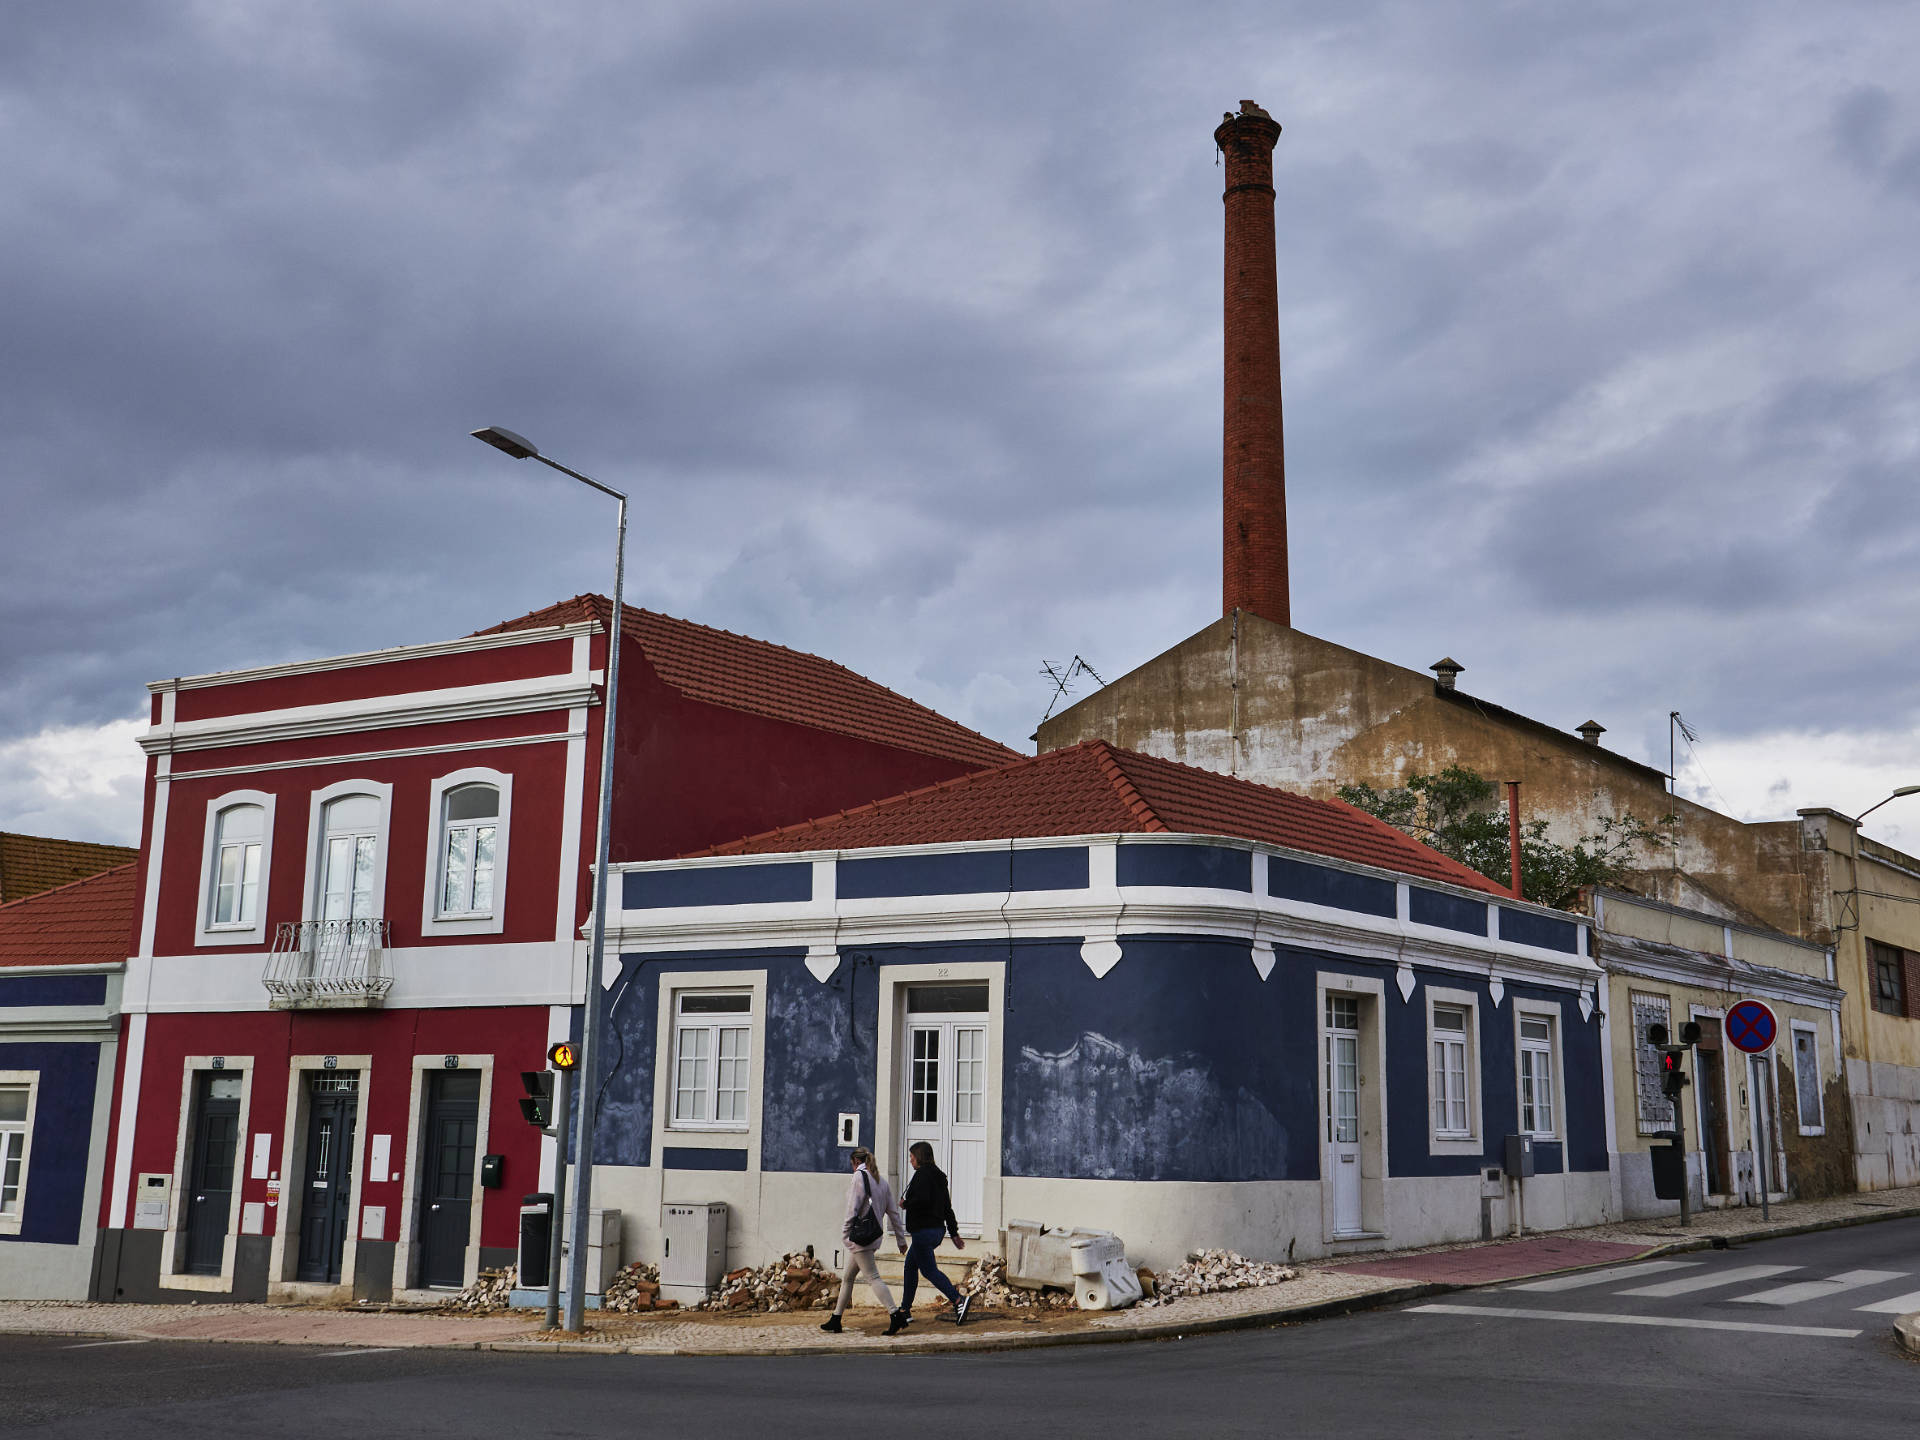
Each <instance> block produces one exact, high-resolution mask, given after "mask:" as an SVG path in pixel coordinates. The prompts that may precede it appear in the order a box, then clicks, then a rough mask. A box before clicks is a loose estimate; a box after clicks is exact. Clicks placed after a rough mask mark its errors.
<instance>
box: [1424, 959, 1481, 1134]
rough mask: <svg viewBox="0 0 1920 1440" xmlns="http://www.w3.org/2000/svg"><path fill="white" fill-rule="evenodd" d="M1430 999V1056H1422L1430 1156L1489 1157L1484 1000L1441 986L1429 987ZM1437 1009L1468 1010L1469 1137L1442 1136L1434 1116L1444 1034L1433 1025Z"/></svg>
mask: <svg viewBox="0 0 1920 1440" xmlns="http://www.w3.org/2000/svg"><path fill="white" fill-rule="evenodd" d="M1425 993H1426V999H1427V1053H1426V1054H1425V1055H1423V1056H1421V1064H1422V1068H1423V1069H1424V1070H1425V1072H1426V1076H1427V1153H1428V1154H1430V1155H1473V1156H1479V1155H1484V1154H1485V1153H1486V1142H1485V1140H1484V1139H1483V1137H1484V1136H1485V1134H1486V1131H1485V1129H1484V1128H1483V1127H1482V1125H1481V1118H1480V1117H1481V1105H1480V1101H1481V1091H1482V1090H1483V1089H1484V1088H1485V1086H1484V1085H1483V1084H1482V1082H1481V1078H1480V1063H1481V1061H1480V1056H1481V1049H1482V1047H1481V1044H1480V997H1479V996H1478V995H1477V994H1475V993H1474V992H1473V991H1471V990H1448V989H1444V988H1442V987H1440V986H1438V985H1428V986H1427V987H1426V991H1425ZM1436 1005H1445V1006H1447V1007H1449V1008H1452V1009H1459V1010H1464V1011H1465V1012H1466V1016H1467V1033H1466V1036H1465V1037H1464V1038H1465V1040H1466V1047H1467V1133H1466V1134H1465V1135H1442V1134H1441V1133H1440V1130H1439V1126H1438V1125H1437V1124H1436V1123H1435V1121H1434V1116H1433V1100H1434V1096H1433V1046H1434V1043H1435V1042H1436V1041H1437V1040H1438V1039H1439V1038H1440V1032H1439V1031H1437V1030H1436V1029H1435V1028H1434V1025H1433V1011H1434V1007H1435V1006H1436Z"/></svg>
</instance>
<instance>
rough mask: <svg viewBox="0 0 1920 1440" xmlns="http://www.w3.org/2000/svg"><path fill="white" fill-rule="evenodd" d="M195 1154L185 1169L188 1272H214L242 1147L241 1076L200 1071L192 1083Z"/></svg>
mask: <svg viewBox="0 0 1920 1440" xmlns="http://www.w3.org/2000/svg"><path fill="white" fill-rule="evenodd" d="M194 1090H195V1092H196V1100H195V1104H194V1126H193V1152H192V1157H191V1160H190V1161H189V1164H188V1168H187V1182H188V1183H187V1207H186V1208H187V1216H186V1226H187V1260H186V1271H187V1274H189V1275H218V1274H219V1273H220V1270H221V1265H222V1262H223V1261H224V1260H225V1258H226V1248H227V1219H228V1216H229V1215H230V1214H231V1213H232V1210H233V1180H234V1176H233V1168H234V1162H235V1160H236V1158H237V1156H238V1152H239V1147H240V1077H239V1076H238V1075H237V1074H223V1073H221V1072H220V1071H218V1070H206V1071H202V1072H201V1074H200V1076H199V1078H198V1080H197V1081H196V1082H195V1084H194Z"/></svg>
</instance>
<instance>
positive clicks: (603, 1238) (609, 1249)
mask: <svg viewBox="0 0 1920 1440" xmlns="http://www.w3.org/2000/svg"><path fill="white" fill-rule="evenodd" d="M572 1255H573V1220H572V1218H571V1217H569V1218H568V1220H567V1222H566V1233H565V1234H563V1235H562V1236H561V1237H560V1274H561V1275H562V1277H565V1276H568V1275H571V1274H573V1260H572ZM619 1273H620V1212H619V1211H618V1210H589V1211H588V1212H587V1293H588V1294H589V1295H604V1294H606V1293H607V1286H609V1285H611V1284H612V1283H613V1277H614V1276H616V1275H618V1274H619Z"/></svg>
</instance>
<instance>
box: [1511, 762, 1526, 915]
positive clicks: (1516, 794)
mask: <svg viewBox="0 0 1920 1440" xmlns="http://www.w3.org/2000/svg"><path fill="white" fill-rule="evenodd" d="M1507 853H1508V855H1509V856H1510V857H1511V859H1512V862H1513V887H1512V888H1513V898H1514V899H1516V900H1524V899H1526V898H1527V897H1526V896H1524V895H1522V894H1521V893H1520V782H1519V781H1518V780H1509V781H1507Z"/></svg>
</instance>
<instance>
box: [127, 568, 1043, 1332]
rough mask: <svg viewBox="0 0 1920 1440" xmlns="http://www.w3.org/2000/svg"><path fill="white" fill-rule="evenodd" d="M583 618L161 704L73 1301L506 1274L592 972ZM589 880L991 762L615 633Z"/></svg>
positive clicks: (678, 644)
mask: <svg viewBox="0 0 1920 1440" xmlns="http://www.w3.org/2000/svg"><path fill="white" fill-rule="evenodd" d="M606 613H607V607H606V603H605V602H604V601H603V600H601V599H599V598H598V597H595V596H582V597H578V598H576V599H575V600H572V601H568V602H565V603H564V604H562V605H560V606H555V607H552V608H551V609H549V610H547V611H542V612H538V613H536V614H534V615H530V616H526V617H523V618H522V619H520V620H517V621H510V622H507V624H505V625H503V626H498V627H495V628H494V629H492V630H488V631H483V632H481V633H479V634H477V635H473V636H469V637H467V638H465V639H461V640H456V641H451V642H446V643H441V644H431V645H420V646H412V647H407V648H403V649H396V650H385V651H378V652H373V653H371V654H365V655H350V656H342V657H337V658H334V659H328V660H319V661H313V662H304V663H296V664H289V665H282V666H273V667H265V668H261V669H255V670H248V671H236V672H227V673H222V674H212V675H204V676H197V677H191V678H184V679H176V680H169V681H163V682H159V683H157V684H154V685H152V686H150V687H149V688H150V689H151V690H152V692H153V699H152V714H151V717H150V718H151V727H150V729H149V730H148V731H147V732H146V734H145V735H144V736H143V737H142V740H141V744H142V747H143V748H144V749H145V750H146V751H147V754H148V756H149V764H148V774H147V789H146V814H145V821H144V826H143V834H142V841H141V851H140V855H141V859H140V869H139V886H138V891H139V903H138V907H137V909H138V913H137V917H136V921H135V933H134V935H133V943H132V950H133V954H132V956H131V958H130V960H129V962H128V969H127V980H126V985H125V991H124V997H123V1005H124V1010H125V1014H126V1021H125V1034H124V1043H123V1044H122V1045H121V1046H120V1048H119V1055H118V1061H117V1073H116V1075H115V1079H114V1093H115V1096H116V1105H115V1115H114V1117H113V1129H112V1132H111V1135H110V1137H109V1156H110V1161H109V1166H108V1176H107V1183H106V1185H105V1187H104V1191H103V1199H102V1206H101V1212H102V1213H101V1225H102V1227H103V1235H102V1243H101V1245H100V1247H99V1254H100V1261H99V1265H98V1269H97V1281H96V1286H95V1290H96V1293H97V1294H98V1295H99V1296H100V1297H101V1298H124V1299H183V1300H185V1299H195V1298H203V1297H210V1296H222V1297H232V1298H236V1299H246V1298H266V1297H269V1296H275V1295H302V1294H321V1295H324V1294H347V1293H351V1294H354V1295H357V1296H359V1297H361V1298H366V1299H383V1298H386V1297H388V1296H390V1295H393V1294H405V1293H407V1292H410V1291H428V1290H439V1289H445V1288H449V1287H456V1288H457V1287H458V1286H460V1285H464V1284H467V1283H470V1282H471V1281H472V1279H473V1278H474V1276H475V1274H476V1272H477V1271H478V1270H479V1269H481V1268H483V1267H491V1266H495V1265H504V1264H506V1263H509V1262H510V1260H511V1258H512V1253H513V1246H514V1243H515V1235H516V1229H517V1223H518V1209H519V1205H520V1202H521V1196H522V1195H524V1194H526V1193H528V1192H531V1191H537V1190H541V1189H546V1188H550V1186H551V1182H552V1174H553V1155H552V1149H553V1145H552V1142H551V1141H547V1140H543V1139H542V1137H541V1136H540V1134H539V1132H537V1131H535V1130H533V1129H532V1128H530V1127H529V1126H527V1125H526V1124H525V1123H524V1122H523V1120H522V1119H521V1117H520V1114H519V1110H518V1106H517V1103H516V1102H517V1099H518V1096H519V1094H520V1086H519V1083H518V1072H519V1071H521V1070H533V1069H539V1068H542V1067H543V1066H544V1063H545V1062H544V1059H543V1055H544V1052H545V1049H546V1047H547V1045H548V1044H549V1043H550V1041H551V1040H552V1039H554V1038H558V1037H560V1036H563V1035H565V1034H567V1033H568V1032H569V1029H570V1027H571V1025H572V1023H573V1013H574V1007H576V1006H577V1005H578V1003H579V1002H580V999H581V997H582V995H583V994H584V985H585V983H586V974H585V971H586V963H585V946H584V944H583V942H582V941H581V938H580V937H581V935H582V933H583V925H584V923H585V922H586V920H587V919H588V907H589V904H590V897H591V889H590V883H589V882H590V878H591V877H590V869H591V857H592V854H593V849H594V845H593V840H594V837H593V833H592V829H593V822H594V815H595V805H594V797H595V796H596V795H597V793H598V786H599V774H598V761H599V756H600V753H601V742H600V717H601V714H602V703H601V702H602V698H603V688H602V687H603V684H604V676H605V667H606V633H605V626H604V618H605V615H606ZM623 630H624V632H625V645H626V648H625V650H624V651H623V653H622V657H621V660H622V663H621V676H622V687H623V689H622V697H621V706H620V716H621V726H620V734H619V735H618V736H617V737H616V738H617V744H616V769H615V774H614V797H615V810H614V821H613V830H612V835H611V837H610V838H611V849H612V853H613V856H614V858H615V859H616V860H620V859H627V860H633V859H652V858H660V857H663V856H666V855H671V854H676V853H680V852H681V851H684V850H689V849H697V848H700V847H702V846H705V845H710V844H714V843H718V842H722V841H724V840H728V839H734V838H738V837H739V836H740V835H743V834H746V833H750V832H754V831H758V830H764V829H766V828H769V827H770V826H773V825H777V824H781V823H787V822H791V821H795V820H798V819H801V818H804V817H805V816H807V815H811V814H818V813H821V812H822V811H824V810H830V809H835V808H841V807H845V806H849V805H856V804H861V803H864V802H866V801H868V800H872V799H875V798H878V797H879V796H881V795H884V794H888V793H892V792H893V791H897V790H899V789H901V788H903V787H908V786H912V785H916V784H924V783H928V782H930V781H934V780H940V779H945V778H948V777H951V776H953V775H957V774H961V773H965V772H966V771H969V770H972V769H976V768H979V767H980V766H982V765H986V764H992V763H996V762H997V761H1000V760H1003V759H1004V758H1006V757H1007V756H1008V755H1009V754H1010V753H1011V752H1009V751H1007V750H1006V749H1005V748H1004V747H1001V746H999V745H996V744H995V743H994V742H992V741H990V740H987V739H986V738H985V737H983V736H980V735H977V734H975V733H974V732H972V731H969V730H967V729H965V728H964V727H962V726H959V725H957V724H955V723H953V722H951V721H949V720H946V719H945V718H944V717H942V716H939V715H936V714H934V712H932V711H928V710H926V709H924V708H923V707H920V706H917V705H914V704H913V703H912V702H910V701H907V700H905V699H904V698H902V697H900V696H898V695H895V694H893V693H892V692H890V691H887V690H885V689H883V688H882V687H880V686H877V685H874V684H873V683H872V682H870V681H867V680H864V679H862V678H861V677H859V676H857V675H854V674H853V673H852V672H850V671H847V670H845V669H843V668H842V667H839V666H836V665H832V664H831V663H829V662H827V661H824V660H820V659H818V658H817V657H814V656H809V655H802V654H798V653H797V652H794V651H790V650H785V649H782V648H781V647H778V646H772V645H767V644H764V643H763V642H759V641H754V640H750V639H747V638H746V637H742V636H736V635H730V634H727V633H726V632H723V631H716V630H711V629H708V628H706V627H703V626H698V625H692V624H690V623H688V622H685V621H680V620H674V619H672V618H670V617H666V616H659V615H653V614H650V613H648V612H644V611H637V612H629V613H628V615H627V623H626V624H625V625H624V626H623Z"/></svg>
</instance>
